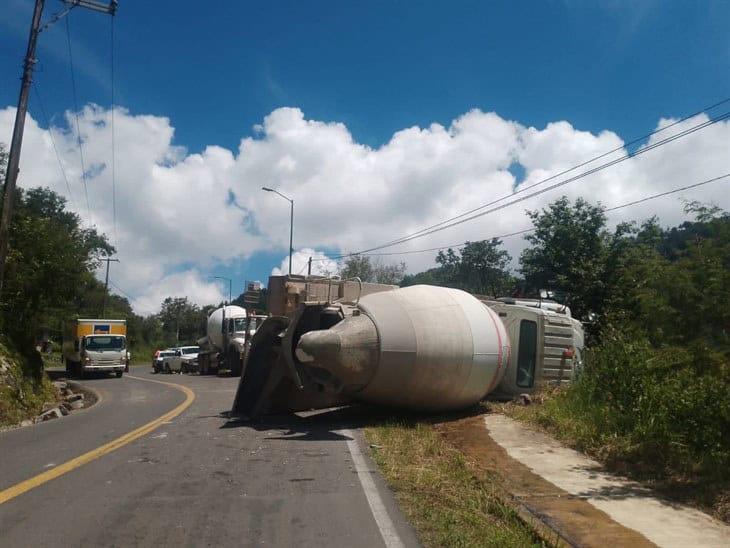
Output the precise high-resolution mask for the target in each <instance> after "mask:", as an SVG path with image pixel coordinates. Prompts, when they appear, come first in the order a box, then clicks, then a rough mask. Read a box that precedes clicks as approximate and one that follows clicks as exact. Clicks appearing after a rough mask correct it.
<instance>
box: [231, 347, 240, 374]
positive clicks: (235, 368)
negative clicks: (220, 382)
mask: <svg viewBox="0 0 730 548" xmlns="http://www.w3.org/2000/svg"><path fill="white" fill-rule="evenodd" d="M228 369H229V370H230V371H231V376H232V377H240V376H241V354H239V353H238V351H237V350H234V349H232V348H231V349H230V350H229V351H228Z"/></svg>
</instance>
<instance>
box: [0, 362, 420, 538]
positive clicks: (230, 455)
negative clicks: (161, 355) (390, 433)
mask: <svg viewBox="0 0 730 548" xmlns="http://www.w3.org/2000/svg"><path fill="white" fill-rule="evenodd" d="M133 376H134V377H140V379H135V378H133ZM145 379H154V380H163V381H167V382H172V383H179V384H182V385H185V386H187V387H188V388H190V389H192V391H193V392H194V393H195V396H196V397H195V400H194V401H193V403H192V405H191V406H190V407H188V408H187V409H186V410H185V411H184V412H183V413H182V414H180V415H179V416H177V417H175V418H173V419H172V420H171V421H168V422H167V423H163V424H162V425H161V426H160V427H159V428H157V429H156V430H154V431H153V432H151V433H149V434H147V435H145V436H143V437H141V438H139V439H137V440H135V441H132V442H131V443H129V444H127V445H124V446H123V447H121V448H119V449H117V450H115V451H113V452H111V453H109V454H105V455H102V456H100V457H99V458H97V459H96V460H93V461H92V462H89V463H87V464H84V465H82V466H80V467H78V468H76V469H74V470H71V471H70V472H68V473H66V474H64V475H62V476H60V477H58V478H56V479H53V480H51V481H49V482H47V483H44V484H42V485H40V486H38V487H36V488H34V489H32V490H30V491H28V492H26V493H23V494H21V495H19V496H17V497H15V498H13V499H11V500H8V501H7V502H5V503H3V504H0V545H2V546H253V545H267V546H294V545H296V546H348V547H358V546H363V547H365V546H367V547H371V546H383V545H385V544H386V540H387V542H388V543H389V545H391V546H397V545H399V544H398V543H399V542H401V543H402V545H405V546H413V545H416V544H417V542H416V539H415V536H414V534H413V532H412V530H411V529H410V527H409V526H408V525H407V523H406V522H405V520H404V518H403V516H402V515H401V513H400V511H399V510H398V508H397V506H396V504H395V502H394V500H393V497H392V494H391V493H390V492H389V491H388V490H387V488H386V487H384V484H383V482H382V479H381V478H380V476H379V474H378V473H377V472H376V467H375V465H374V464H373V463H372V462H371V461H370V460H369V459H368V457H367V450H366V446H365V445H364V443H363V441H362V439H361V436H360V433H359V430H358V426H360V425H361V424H363V419H364V418H366V417H364V415H363V411H361V410H357V409H355V410H338V411H327V412H319V413H316V414H313V415H308V416H303V415H298V416H279V417H271V418H269V419H267V420H266V421H264V422H263V423H261V424H258V425H255V426H252V425H249V424H245V423H232V422H229V421H227V420H226V419H225V418H224V417H222V416H221V412H224V411H227V410H228V409H229V408H230V405H231V403H232V401H233V395H234V392H235V389H236V385H237V382H238V379H227V378H217V377H199V376H180V375H173V376H163V375H152V374H150V373H149V372H148V371H147V370H146V368H133V369H132V371H131V372H130V375H125V376H124V377H123V378H122V379H116V378H99V379H91V380H86V381H84V384H85V385H86V386H88V387H90V388H93V389H95V390H96V391H97V392H98V393H100V395H101V396H102V401H101V402H100V403H98V404H97V405H95V406H93V407H91V408H89V409H86V410H83V411H80V412H76V413H74V414H72V415H70V416H68V417H64V418H62V419H57V420H55V421H50V422H46V423H41V424H37V425H34V426H31V427H27V428H21V429H17V430H11V431H7V432H3V433H0V455H1V457H0V491H2V490H4V489H7V488H9V487H11V486H13V485H15V484H17V483H18V482H20V481H23V480H27V479H29V478H31V477H34V476H36V475H38V474H41V473H43V472H45V471H46V470H49V469H53V468H54V467H55V466H56V465H58V464H61V463H63V462H66V461H68V460H69V459H72V458H74V457H77V456H79V455H81V454H83V453H85V452H87V451H90V450H93V449H94V448H96V447H99V446H101V445H103V444H105V443H107V442H109V441H111V440H113V439H116V438H118V437H119V436H121V435H123V434H125V433H127V432H129V431H132V430H134V429H135V428H137V427H139V426H141V425H143V424H146V423H148V422H149V421H152V420H153V419H156V418H158V417H160V416H161V415H163V414H165V413H166V412H167V411H170V410H171V409H173V408H174V407H176V406H177V405H179V404H180V403H181V402H183V401H184V400H185V394H183V393H182V392H180V391H179V390H177V389H175V388H174V387H170V386H166V385H161V384H157V383H151V382H147V381H146V380H145ZM360 453H362V454H363V455H365V456H364V459H365V460H364V461H360V460H358V459H360V458H362V457H361V456H360ZM353 455H354V458H355V460H354V462H353Z"/></svg>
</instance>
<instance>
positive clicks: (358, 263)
mask: <svg viewBox="0 0 730 548" xmlns="http://www.w3.org/2000/svg"><path fill="white" fill-rule="evenodd" d="M340 277H341V278H343V279H348V278H360V279H361V280H362V281H363V282H368V281H370V280H372V279H374V277H375V273H374V272H373V265H372V264H371V262H370V257H368V256H366V255H353V256H351V257H347V258H346V259H345V265H344V266H343V267H342V268H341V269H340Z"/></svg>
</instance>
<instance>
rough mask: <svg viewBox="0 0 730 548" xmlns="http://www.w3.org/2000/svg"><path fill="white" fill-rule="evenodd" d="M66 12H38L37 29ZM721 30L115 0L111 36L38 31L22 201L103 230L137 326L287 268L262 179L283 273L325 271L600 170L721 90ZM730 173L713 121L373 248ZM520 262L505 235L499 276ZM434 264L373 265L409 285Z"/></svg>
mask: <svg viewBox="0 0 730 548" xmlns="http://www.w3.org/2000/svg"><path fill="white" fill-rule="evenodd" d="M61 8H62V4H61V2H59V1H57V0H47V1H46V11H45V17H44V20H48V19H49V18H50V16H51V15H52V14H53V13H56V12H57V11H59V10H60V9H61ZM31 13H32V2H31V1H30V0H5V2H4V8H3V10H2V11H0V70H1V73H2V75H3V78H2V79H1V80H0V142H5V143H8V142H9V141H10V135H11V132H12V124H13V117H14V113H15V105H16V102H17V94H18V89H19V87H18V84H19V80H18V79H19V77H20V70H21V66H22V59H23V55H24V52H25V44H26V40H27V34H28V26H29V22H30V17H31ZM728 21H730V3H729V2H726V1H714V2H713V1H705V2H699V3H692V2H680V1H668V2H655V1H652V0H644V1H642V2H629V1H624V0H611V1H605V2H601V3H592V2H582V1H578V0H562V1H558V0H553V1H545V2H527V1H525V2H506V1H505V2H477V1H475V2H470V1H454V2H435V1H421V2H411V1H409V2H405V1H400V2H398V1H391V2H375V1H371V2H367V3H364V2H334V1H327V2H324V1H321V2H317V1H314V2H284V1H280V2H248V1H241V2H221V1H214V2H205V3H201V2H190V1H186V0H178V1H176V2H171V1H163V0H160V1H156V2H142V1H139V0H120V2H119V10H118V12H117V15H116V16H115V18H114V21H113V25H112V21H111V18H110V17H108V16H105V15H101V14H98V13H92V12H89V11H85V10H83V9H81V8H77V9H75V10H73V11H72V12H71V14H70V15H69V16H68V18H67V19H64V20H61V21H59V22H57V23H56V24H55V25H53V26H51V27H49V28H47V29H46V30H45V31H44V32H43V33H41V36H40V41H39V48H38V54H37V57H38V63H37V69H36V75H35V87H36V89H35V91H34V93H33V95H32V96H31V103H30V109H29V117H28V120H27V127H26V135H25V142H24V145H23V155H22V157H21V176H20V178H19V185H21V186H23V187H33V186H39V185H42V186H48V187H50V188H52V189H54V190H56V191H57V192H59V193H61V194H63V195H64V196H66V197H67V198H68V199H69V207H70V208H72V209H74V210H75V211H77V212H78V213H79V215H80V216H81V218H82V219H83V220H84V222H85V223H86V224H90V225H94V226H96V227H97V228H98V229H99V230H102V231H103V232H105V233H106V234H107V235H108V236H109V238H110V240H111V241H112V243H113V244H115V246H116V247H117V250H118V258H119V259H120V263H118V264H116V263H114V264H113V265H112V274H111V280H112V283H113V287H112V288H113V289H114V290H115V291H117V292H119V293H120V294H123V295H125V296H127V297H128V298H130V300H131V302H132V304H133V306H134V308H135V310H136V311H138V312H140V313H151V312H154V311H155V310H156V309H158V308H159V303H160V302H161V301H162V300H163V299H164V298H165V297H166V296H168V295H173V296H188V297H189V298H191V299H192V300H193V301H195V302H197V303H199V304H205V303H209V302H217V301H219V300H221V299H222V298H223V297H224V296H225V294H226V293H227V284H225V283H223V282H221V281H219V280H215V279H214V278H213V276H224V277H229V278H232V280H233V291H234V293H239V292H240V291H242V290H243V288H244V283H245V281H246V280H262V281H264V282H265V281H266V278H267V277H268V276H269V275H270V274H271V273H272V272H273V273H278V272H280V271H286V270H287V269H288V257H287V249H288V237H289V204H288V202H286V201H285V200H284V199H282V198H280V197H278V196H276V195H274V194H271V193H266V192H263V191H261V190H260V188H261V186H268V187H272V188H276V189H278V190H280V191H281V192H282V193H284V194H286V195H288V196H290V197H291V198H293V199H294V201H295V221H294V247H295V254H294V261H293V262H294V269H293V270H294V272H299V271H302V269H304V268H306V261H307V259H308V258H309V257H310V256H314V257H315V259H321V260H315V261H314V263H313V264H314V265H315V272H332V271H333V270H335V269H336V267H337V265H336V264H335V263H334V262H333V261H331V260H329V259H328V257H332V256H336V255H338V254H341V253H343V252H350V251H354V250H361V249H365V248H368V247H373V246H375V245H378V244H381V243H384V242H388V241H390V240H393V239H395V238H398V237H400V236H402V235H405V234H408V233H411V232H414V231H415V230H418V229H420V228H422V227H424V226H428V225H430V224H434V223H438V222H439V221H442V220H444V219H446V218H449V217H451V216H453V215H457V214H459V213H461V212H463V211H466V210H469V209H471V208H473V207H475V206H477V205H479V204H482V203H486V202H489V201H492V200H494V199H496V198H499V197H502V196H508V195H509V194H511V193H512V192H514V191H515V190H520V188H524V187H525V186H528V185H530V184H534V183H537V182H539V181H541V180H542V179H544V178H545V177H549V176H551V175H554V174H556V173H559V172H560V171H562V170H564V169H567V168H569V167H572V166H574V165H576V164H579V163H582V162H584V161H586V160H589V159H591V158H593V157H595V156H597V155H599V154H602V153H604V152H606V151H609V150H613V149H616V148H618V149H619V150H618V151H617V152H615V153H614V154H613V155H612V156H608V157H607V158H604V161H605V160H607V159H609V160H610V159H612V158H617V157H619V156H620V155H621V154H623V153H625V152H626V150H625V149H622V148H621V147H623V146H624V145H625V143H627V142H629V141H631V140H633V139H634V138H636V137H640V136H642V135H646V134H648V133H649V132H651V131H654V130H655V129H659V128H663V127H665V126H667V125H669V124H671V123H672V122H673V121H676V120H677V119H680V118H683V117H685V116H687V115H689V114H692V113H695V112H699V111H701V110H702V109H703V108H704V107H706V106H709V105H713V104H715V103H717V102H719V101H721V100H723V99H726V98H728V97H730V34H728V32H727V23H728ZM66 22H68V34H67V26H66ZM112 27H113V36H114V41H113V43H114V48H113V55H112V48H111V43H112V40H111V36H112ZM69 36H70V40H71V47H72V58H73V68H74V71H73V75H74V80H75V87H76V101H74V94H73V87H72V80H71V71H70V63H69V54H68V42H67V37H69ZM112 57H113V59H114V78H113V80H112V71H111V59H112ZM112 92H113V93H112ZM112 95H113V102H114V104H115V109H114V111H113V114H112V110H111V105H112ZM727 111H730V103H725V104H724V105H721V106H720V107H717V108H715V109H713V110H710V111H708V112H706V113H703V114H700V115H698V117H696V118H693V119H690V120H687V121H686V122H684V123H683V124H680V125H677V126H673V127H671V128H669V129H667V130H665V131H663V132H661V133H658V134H657V135H655V136H653V137H652V138H651V139H650V140H648V141H646V140H645V141H642V143H641V146H647V144H651V143H655V142H657V141H659V140H660V139H663V138H665V137H667V136H670V135H672V134H676V132H678V131H680V130H681V129H684V128H687V127H690V126H692V125H695V124H697V123H699V122H701V121H703V120H707V119H709V118H712V117H715V116H718V115H722V114H724V113H725V112H727ZM77 116H78V129H79V130H80V134H81V141H82V153H83V156H84V165H85V168H86V175H87V176H86V180H87V181H86V182H87V189H88V190H87V192H88V195H89V200H88V204H87V201H86V199H85V192H84V188H83V183H82V177H81V172H82V170H81V160H80V154H79V148H78V146H77V145H78V132H77V125H76V117H77ZM112 119H113V123H112ZM112 128H113V131H112ZM112 135H113V137H114V139H113V141H114V145H115V146H114V150H115V153H114V154H112ZM54 146H55V149H54ZM635 149H636V147H635V146H634V147H632V148H631V149H630V150H632V151H633V150H635ZM56 151H57V153H56ZM112 158H114V161H113V162H112ZM593 165H597V164H591V165H590V166H588V167H592V166H593ZM112 166H113V168H112ZM728 172H730V122H728V121H723V122H719V123H716V124H713V125H711V126H709V127H707V128H705V129H702V130H701V131H697V132H695V133H693V134H692V135H689V136H687V137H683V138H681V139H678V140H676V141H675V142H672V143H670V144H667V145H665V146H661V147H658V148H657V149H656V150H651V151H648V152H646V153H645V154H641V155H640V156H637V157H635V158H633V159H631V160H629V161H626V162H622V163H620V164H617V165H616V166H613V167H610V168H607V169H605V170H603V171H601V172H599V173H596V174H594V175H591V176H589V177H586V178H584V179H581V180H579V181H576V182H574V183H570V184H566V185H565V186H563V187H561V188H560V189H559V190H555V191H551V192H546V193H544V194H542V195H540V196H537V197H535V198H531V199H529V200H525V201H524V202H520V203H519V204H515V205H513V206H510V207H506V208H504V209H502V210H499V211H495V212H494V213H493V214H489V215H485V216H484V217H481V218H479V219H476V220H474V221H471V222H468V223H464V224H462V225H459V226H458V227H454V228H452V229H449V230H444V231H442V232H439V233H437V234H433V235H430V236H427V237H423V238H419V239H415V240H413V241H411V242H407V243H405V244H400V245H398V246H394V247H391V248H388V249H385V250H383V251H384V252H398V251H417V250H420V249H426V248H432V247H437V246H442V245H449V244H452V243H459V242H462V241H465V240H468V239H470V240H476V239H482V238H487V237H491V236H497V235H502V234H507V233H509V232H514V231H516V230H520V229H523V228H527V227H529V221H528V220H527V217H526V215H525V210H526V209H530V210H532V209H537V208H540V207H545V206H546V205H547V204H548V203H549V202H550V201H552V200H554V199H556V198H557V197H559V196H560V195H561V194H566V195H568V196H570V197H571V198H577V197H579V196H582V197H585V198H587V199H589V200H591V201H599V200H600V201H601V202H602V203H603V204H604V205H606V206H607V207H612V206H615V205H618V204H621V203H625V202H628V201H630V200H633V199H638V198H641V197H642V196H646V195H649V194H653V193H658V192H662V191H665V190H669V189H672V188H676V187H679V186H684V185H688V184H692V183H696V182H699V181H703V180H706V179H709V178H711V177H716V176H719V175H722V174H725V173H728ZM64 175H65V179H64ZM66 179H67V180H68V184H67V183H66ZM556 180H560V178H558V179H556ZM112 188H115V193H116V200H115V201H116V207H113V206H112V203H113V201H114V200H112ZM729 188H730V186H729V185H728V183H727V179H725V180H723V181H721V182H717V183H713V184H709V185H706V186H704V187H701V188H698V189H694V190H692V191H688V192H686V193H681V194H677V195H672V196H667V197H665V198H662V199H659V200H654V201H651V202H647V203H645V204H641V205H637V206H634V207H630V208H625V209H622V210H619V211H616V212H615V213H614V214H611V215H609V220H610V222H611V223H615V222H618V221H622V220H642V219H645V218H647V217H648V216H651V215H657V216H658V217H659V219H660V222H662V223H663V224H664V225H667V226H668V225H673V224H677V223H679V222H682V221H683V220H685V219H686V217H685V216H684V214H683V212H682V202H681V201H680V199H681V198H684V199H698V200H701V201H705V202H709V201H712V202H714V203H716V204H718V205H719V206H721V207H723V208H725V209H730V197H729V196H730V192H729V191H728V189H729ZM524 245H525V242H524V240H523V239H522V238H520V237H512V238H505V246H506V248H507V249H508V250H509V251H510V253H512V255H513V257H514V258H515V265H516V259H517V257H518V256H519V253H520V251H521V249H522V248H523V247H524ZM434 255H435V252H434V253H412V254H407V255H402V256H398V255H393V256H384V257H381V258H379V260H382V261H386V262H390V261H400V260H404V261H406V263H407V264H408V269H409V271H410V272H417V271H420V270H423V269H425V268H429V267H430V266H433V259H434Z"/></svg>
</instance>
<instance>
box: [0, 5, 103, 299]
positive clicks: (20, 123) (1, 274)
mask: <svg viewBox="0 0 730 548" xmlns="http://www.w3.org/2000/svg"><path fill="white" fill-rule="evenodd" d="M44 4H45V0H35V8H33V19H32V21H31V24H30V36H29V37H28V49H27V51H26V53H25V61H24V62H23V78H22V82H21V84H20V97H19V99H18V110H17V111H16V112H15V125H14V126H13V137H12V139H11V141H10V153H9V154H8V167H7V170H6V172H5V186H4V189H3V207H2V211H0V297H1V296H2V291H3V281H4V279H5V261H6V259H7V256H8V233H9V231H10V222H11V221H12V219H13V206H14V205H15V204H14V201H15V187H16V184H17V181H18V171H19V166H20V149H21V147H22V146H23V131H24V129H25V115H26V113H27V112H28V96H29V95H30V86H31V84H32V83H33V68H34V66H35V64H36V63H37V62H38V60H37V59H36V57H35V50H36V44H37V43H38V35H39V34H40V33H41V31H43V30H44V29H46V28H48V26H50V25H52V24H53V23H55V22H56V21H58V20H59V19H61V18H62V17H65V16H66V15H67V14H68V13H69V12H70V11H71V10H72V9H73V8H75V7H77V6H79V7H82V8H88V9H91V10H94V11H99V12H102V13H106V14H108V15H114V14H115V13H116V11H117V0H112V1H111V2H109V4H101V3H99V2H95V1H92V0H66V2H65V4H66V8H65V9H64V10H63V11H61V12H60V13H58V14H56V15H54V16H53V17H52V18H51V20H50V21H48V23H46V24H45V25H43V26H41V17H42V15H43V5H44ZM107 266H108V263H107Z"/></svg>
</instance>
